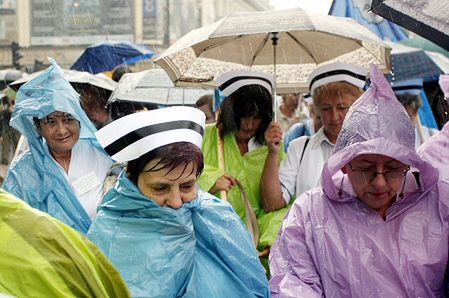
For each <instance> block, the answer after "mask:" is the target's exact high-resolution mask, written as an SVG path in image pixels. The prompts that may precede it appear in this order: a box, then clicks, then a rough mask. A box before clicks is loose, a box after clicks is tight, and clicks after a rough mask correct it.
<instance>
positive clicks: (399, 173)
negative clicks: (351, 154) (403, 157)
mask: <svg viewBox="0 0 449 298" xmlns="http://www.w3.org/2000/svg"><path fill="white" fill-rule="evenodd" d="M349 167H350V168H351V171H353V172H354V173H359V174H360V175H362V176H363V178H364V179H365V180H366V182H371V181H373V180H374V178H376V177H377V175H384V177H385V179H386V180H394V179H398V178H402V177H404V176H405V174H406V173H407V172H408V171H409V170H410V167H409V166H407V167H406V168H398V169H391V170H387V171H384V172H377V171H376V170H375V169H374V170H373V169H357V168H353V167H352V165H351V163H349Z"/></svg>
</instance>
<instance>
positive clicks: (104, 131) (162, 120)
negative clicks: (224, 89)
mask: <svg viewBox="0 0 449 298" xmlns="http://www.w3.org/2000/svg"><path fill="white" fill-rule="evenodd" d="M205 120H206V116H205V115H204V113H203V112H202V111H200V110H199V109H195V108H191V107H169V108H161V109H157V110H151V111H145V112H138V113H134V114H131V115H127V116H125V117H122V118H120V119H118V120H115V121H113V122H111V123H109V124H108V125H106V126H104V127H103V128H101V129H100V130H98V131H97V132H96V133H95V135H96V137H97V139H98V141H99V142H100V144H101V146H103V148H104V149H105V151H106V152H107V153H108V154H109V155H110V156H111V157H112V159H113V160H115V161H119V162H125V161H130V160H134V159H136V158H139V157H141V156H142V155H144V154H146V153H148V152H150V151H152V150H154V149H156V148H159V147H162V146H165V145H168V144H172V143H177V142H189V143H192V144H194V145H196V146H198V148H201V143H202V140H203V134H204V125H205V124H204V123H205Z"/></svg>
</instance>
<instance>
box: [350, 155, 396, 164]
mask: <svg viewBox="0 0 449 298" xmlns="http://www.w3.org/2000/svg"><path fill="white" fill-rule="evenodd" d="M350 162H351V163H352V164H356V163H363V164H377V163H378V162H382V163H384V164H403V163H402V162H401V161H399V160H397V159H395V158H393V157H390V156H386V155H382V154H361V155H358V156H356V157H354V158H353V159H352V160H351V161H350Z"/></svg>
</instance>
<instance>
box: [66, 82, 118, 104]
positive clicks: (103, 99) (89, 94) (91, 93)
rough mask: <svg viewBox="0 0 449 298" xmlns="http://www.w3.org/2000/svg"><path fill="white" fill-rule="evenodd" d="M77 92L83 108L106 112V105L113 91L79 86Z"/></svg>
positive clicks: (76, 87)
mask: <svg viewBox="0 0 449 298" xmlns="http://www.w3.org/2000/svg"><path fill="white" fill-rule="evenodd" d="M74 88H75V90H76V91H77V92H78V93H79V94H80V103H81V107H82V108H83V109H84V108H85V106H90V107H91V108H93V109H98V110H106V103H107V101H108V98H109V96H110V95H111V93H112V91H110V90H105V89H103V88H97V87H93V86H89V85H85V84H84V85H83V86H82V84H77V85H75V86H74Z"/></svg>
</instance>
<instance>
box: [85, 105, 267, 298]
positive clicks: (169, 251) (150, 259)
mask: <svg viewBox="0 0 449 298" xmlns="http://www.w3.org/2000/svg"><path fill="white" fill-rule="evenodd" d="M204 118H205V116H204V114H203V113H202V112H201V111H200V110H197V109H194V108H188V107H173V108H165V109H159V110H153V111H148V112H141V113H136V114H132V115H128V116H126V117H123V118H121V119H119V120H117V121H114V122H112V123H110V124H109V125H107V126H106V127H104V128H102V129H101V130H99V131H98V132H97V137H98V140H99V141H100V143H101V144H102V145H103V147H104V148H105V150H106V152H108V153H109V154H110V155H111V156H112V158H113V159H115V160H117V161H121V162H124V161H128V164H127V167H126V170H124V171H123V172H122V173H121V174H120V176H119V178H118V182H117V184H116V185H115V187H114V188H113V189H111V190H110V191H109V192H108V193H107V194H106V195H105V197H104V199H103V202H102V205H101V206H100V209H99V213H98V215H97V217H96V219H95V221H94V223H93V224H92V226H91V229H90V230H89V233H88V237H89V238H90V239H91V240H92V241H94V242H95V243H96V244H97V245H98V246H99V247H100V248H101V249H102V250H103V251H104V253H105V254H106V255H107V256H108V257H109V258H110V260H111V261H112V262H113V263H114V264H115V265H116V267H117V268H118V270H119V271H120V272H121V274H122V276H123V277H124V279H125V280H126V282H127V283H128V286H129V288H130V290H131V293H132V296H133V297H267V296H269V293H268V287H267V280H266V277H265V272H264V269H263V267H262V265H261V264H260V262H259V259H258V254H257V252H256V250H255V248H254V247H253V244H252V241H251V238H250V236H249V234H248V232H247V231H246V229H245V227H244V225H243V223H242V222H241V220H240V219H239V217H238V215H237V214H236V213H235V212H234V211H233V209H232V207H231V206H230V205H229V204H228V203H224V202H222V201H220V200H219V199H217V198H215V197H213V196H212V195H210V194H208V193H206V192H203V191H201V190H200V189H199V188H198V187H197V185H196V179H197V177H198V175H199V174H200V173H201V171H202V169H203V155H202V153H201V151H200V149H199V148H200V147H201V141H202V135H203V132H204Z"/></svg>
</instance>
